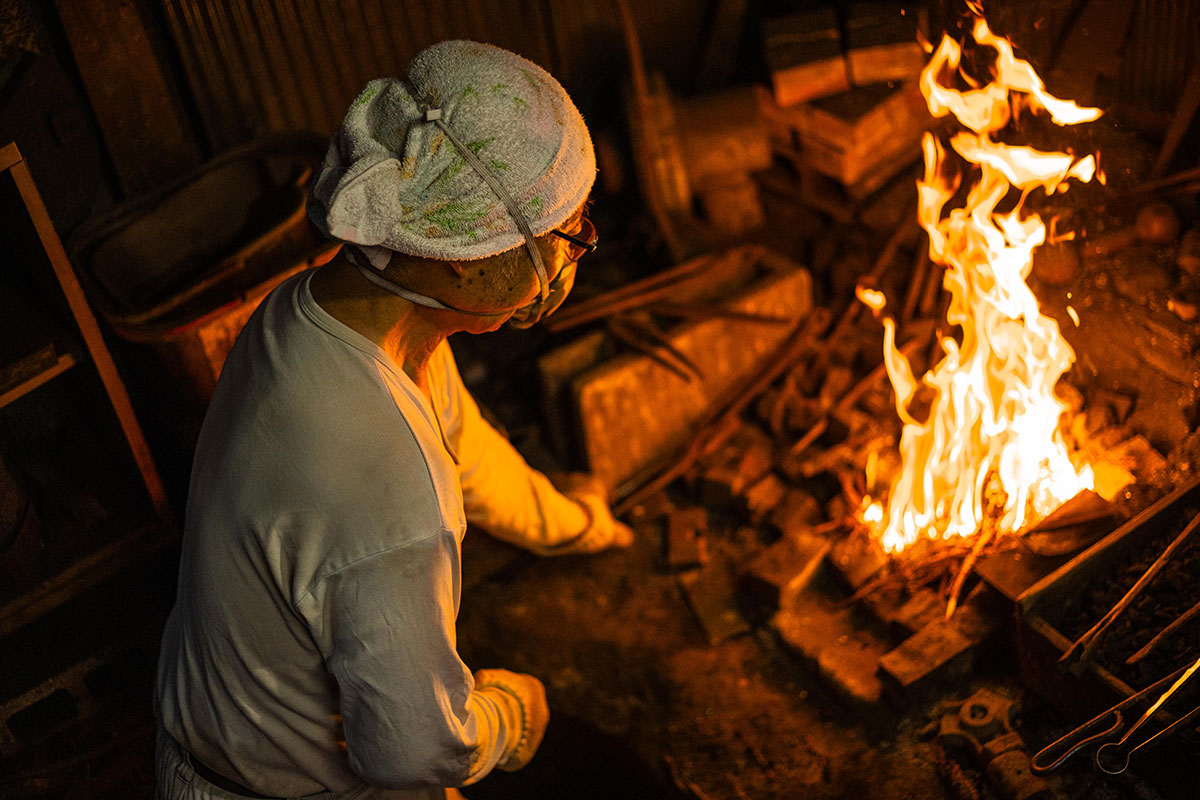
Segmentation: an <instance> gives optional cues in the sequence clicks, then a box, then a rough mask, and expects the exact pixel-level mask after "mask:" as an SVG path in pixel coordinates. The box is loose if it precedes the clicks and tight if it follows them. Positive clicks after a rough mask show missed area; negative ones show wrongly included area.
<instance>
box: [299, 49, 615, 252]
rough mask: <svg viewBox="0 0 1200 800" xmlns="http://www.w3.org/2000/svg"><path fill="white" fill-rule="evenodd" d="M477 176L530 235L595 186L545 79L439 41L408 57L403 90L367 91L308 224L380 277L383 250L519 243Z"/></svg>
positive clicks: (551, 82)
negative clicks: (358, 252) (349, 246)
mask: <svg viewBox="0 0 1200 800" xmlns="http://www.w3.org/2000/svg"><path fill="white" fill-rule="evenodd" d="M430 109H434V110H433V111H430ZM439 112H440V113H439ZM447 128H448V129H449V130H450V131H451V132H452V134H453V135H454V137H455V138H456V139H457V140H458V143H459V144H460V145H462V146H463V147H465V148H467V149H469V150H470V151H471V152H472V153H473V154H474V155H475V156H476V157H477V159H475V161H476V163H475V165H472V164H469V163H468V161H467V159H466V158H464V157H463V154H462V152H461V148H460V147H459V146H455V143H453V142H451V141H449V140H448V139H447V136H446V133H445V131H446V129H447ZM479 166H482V167H485V168H486V169H487V171H488V172H490V174H491V177H493V178H494V179H495V180H497V181H498V182H499V183H500V184H501V186H502V191H504V190H506V191H507V194H508V195H510V197H511V199H512V200H513V201H514V202H515V205H516V206H517V208H518V209H519V210H520V211H521V212H522V213H523V216H524V217H525V219H526V220H527V221H528V224H529V228H530V229H531V231H532V234H533V235H534V236H539V235H541V234H543V233H547V232H548V231H551V230H553V229H555V228H557V227H559V226H560V225H561V224H562V223H563V222H564V221H566V219H567V218H568V217H569V216H570V215H571V213H572V212H574V211H575V210H576V209H577V208H578V207H579V206H580V205H582V204H583V202H584V200H586V199H587V196H588V193H589V192H590V191H591V188H592V183H593V182H594V181H595V177H596V157H595V153H594V151H593V150H592V140H591V137H590V136H589V135H588V130H587V127H586V126H585V125H584V122H583V117H582V116H580V114H579V111H578V110H577V109H576V108H575V105H574V103H572V102H571V98H570V97H568V96H567V93H566V91H564V90H563V88H562V86H560V85H559V83H558V81H556V80H555V79H554V78H553V77H551V76H550V74H549V73H547V72H546V71H545V70H544V69H542V68H541V67H539V66H537V65H536V64H534V63H533V62H531V61H528V60H526V59H524V58H522V57H521V56H518V55H517V54H515V53H511V52H509V51H507V50H502V49H501V48H499V47H494V46H492V45H488V44H480V43H478V42H466V41H450V42H441V43H439V44H435V45H433V46H431V47H428V48H426V49H425V50H422V51H421V52H420V53H418V54H417V55H416V57H415V58H413V60H412V63H411V64H409V68H408V77H407V79H399V78H381V79H378V80H374V81H371V82H370V83H369V84H367V86H366V88H365V89H363V91H362V94H360V95H359V96H358V98H357V99H356V100H355V101H354V102H353V104H351V106H350V110H349V111H348V112H347V113H346V118H345V120H344V121H343V122H342V127H341V130H339V131H338V133H337V134H336V135H335V136H334V138H333V141H332V143H331V144H330V146H329V152H328V153H327V154H326V156H325V162H324V164H323V165H322V167H321V171H320V173H319V174H318V176H317V178H316V180H315V181H314V183H313V187H312V192H311V195H310V197H309V203H308V214H309V217H310V218H311V219H312V221H313V222H314V224H316V226H317V227H318V228H319V229H320V230H321V231H322V232H324V233H325V234H326V235H328V236H330V237H332V238H335V239H341V240H342V241H346V242H351V243H354V244H357V245H360V246H362V249H363V250H364V251H365V252H367V253H368V255H369V256H370V258H371V261H372V264H373V266H376V267H377V268H381V267H382V266H383V264H381V263H378V261H379V259H380V258H385V257H386V255H385V253H386V251H380V250H377V249H376V248H386V250H387V251H390V250H395V251H399V252H401V253H408V254H410V255H415V256H424V257H427V258H436V259H443V260H463V259H476V258H485V257H487V256H491V255H495V254H497V253H502V252H504V251H506V250H510V249H512V248H514V247H516V246H518V245H520V244H522V243H523V242H524V241H525V240H526V237H525V236H524V235H523V234H522V231H521V230H520V227H519V226H518V224H517V222H516V221H515V220H514V219H513V215H512V214H511V213H510V211H509V209H508V208H507V206H506V203H505V201H504V200H503V199H501V197H500V196H499V195H498V194H497V191H496V190H495V189H493V188H492V187H491V186H489V184H488V182H487V180H486V179H485V178H484V177H483V176H481V175H480V174H479V169H478V167H479Z"/></svg>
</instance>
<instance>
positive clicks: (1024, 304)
mask: <svg viewBox="0 0 1200 800" xmlns="http://www.w3.org/2000/svg"><path fill="white" fill-rule="evenodd" d="M972 38H973V39H974V40H975V43H976V44H977V45H979V46H980V47H984V48H991V49H993V50H994V51H995V54H996V57H995V63H994V66H993V67H992V69H993V72H994V78H993V80H992V81H991V82H990V83H988V84H986V85H983V86H978V87H977V88H971V89H968V90H965V91H963V90H960V89H958V88H956V84H957V83H958V77H959V76H960V75H961V76H962V78H963V79H964V80H965V81H966V84H967V85H969V86H977V84H976V83H974V82H973V81H972V80H971V78H970V77H969V76H966V75H965V74H963V73H962V72H961V71H960V62H961V59H962V49H961V47H960V46H959V44H958V43H957V42H955V41H954V40H952V39H950V38H949V37H948V36H947V37H944V38H943V39H942V41H941V44H940V45H939V46H938V47H937V49H936V51H935V52H934V53H933V56H932V58H931V60H930V61H929V63H928V65H926V67H925V69H924V71H923V72H922V74H921V91H922V93H923V94H924V95H925V98H926V101H927V104H928V106H929V111H930V113H931V114H933V116H935V117H942V116H945V115H947V114H951V115H953V116H954V117H955V118H956V119H957V120H958V121H959V122H960V123H961V124H962V125H963V126H964V127H965V128H966V130H962V131H959V132H957V133H955V134H954V135H953V136H951V137H950V139H949V145H950V149H951V150H953V152H954V153H957V155H958V156H959V158H960V159H961V160H962V161H964V162H966V164H965V165H964V167H963V173H962V174H963V175H965V176H968V177H973V178H975V183H974V185H973V186H971V188H970V189H969V191H968V192H967V197H966V201H965V203H964V204H963V205H962V206H961V207H956V208H951V209H949V210H948V211H947V210H946V205H947V203H949V201H950V200H951V199H952V198H953V197H954V195H955V194H956V192H957V190H958V188H959V183H958V177H957V176H954V177H951V176H950V172H951V171H950V170H948V169H947V164H948V161H949V159H950V155H949V154H948V152H947V149H946V148H945V147H944V146H943V145H942V144H941V143H940V142H939V141H938V140H937V139H936V138H935V137H934V136H933V135H931V134H926V135H925V139H924V142H923V148H924V154H925V175H924V178H923V180H921V181H919V182H918V184H917V192H918V218H919V221H920V224H921V226H922V227H923V228H924V229H925V231H926V232H927V233H928V234H929V254H930V257H931V259H932V260H934V261H935V262H937V263H939V264H942V265H943V266H944V267H945V273H944V279H943V285H944V286H945V288H946V289H947V290H948V292H949V294H950V305H949V310H948V312H947V314H946V319H947V321H948V322H950V323H951V324H952V325H957V326H959V327H960V328H961V330H962V337H961V339H962V341H961V343H959V342H957V341H955V340H954V339H952V338H945V339H943V340H942V348H943V350H944V353H945V355H944V356H943V358H942V360H941V361H940V362H939V363H938V364H937V365H936V366H935V367H933V368H932V369H931V370H929V371H928V372H927V373H926V374H925V375H924V376H922V377H921V378H920V379H919V380H918V379H917V378H916V377H915V376H914V374H913V371H912V367H911V366H910V364H909V363H908V360H907V358H905V356H904V355H903V354H902V353H901V352H900V351H899V350H898V349H897V348H896V330H895V324H894V322H893V321H892V320H891V319H884V338H885V342H884V359H885V363H886V365H887V371H888V377H889V378H890V379H891V382H892V386H893V388H894V389H895V394H896V411H897V413H898V414H899V415H900V418H901V420H902V421H903V422H904V428H903V432H902V434H901V440H900V456H901V467H900V471H899V472H898V473H897V476H896V478H895V479H894V481H893V483H892V485H891V488H890V490H889V492H888V494H887V507H886V511H882V509H881V504H879V503H872V504H871V505H869V506H868V507H867V508H866V509H865V511H864V514H863V519H864V521H869V520H873V519H878V520H879V521H878V522H877V523H875V524H874V525H873V529H874V531H875V532H876V534H877V535H878V537H879V539H880V542H881V544H882V545H883V547H884V549H885V550H887V551H888V552H898V551H900V550H902V549H904V548H905V547H907V546H908V545H910V544H912V543H913V542H915V541H917V540H918V539H920V538H932V539H948V538H952V537H963V536H971V535H973V534H975V533H977V532H978V531H980V530H981V529H982V527H983V525H984V524H985V517H986V518H987V519H988V523H989V524H994V525H995V526H996V529H997V530H998V531H999V532H1013V531H1018V530H1021V529H1022V528H1025V527H1027V526H1028V525H1030V524H1032V523H1033V522H1035V521H1037V520H1038V519H1041V518H1042V517H1044V516H1046V515H1047V514H1049V513H1050V512H1051V511H1053V510H1054V509H1055V508H1056V507H1057V506H1059V505H1060V504H1061V503H1063V502H1064V501H1066V500H1068V499H1070V498H1071V497H1073V496H1074V495H1075V494H1077V493H1078V492H1079V491H1081V490H1082V489H1085V488H1090V487H1091V485H1092V471H1091V468H1090V467H1088V466H1087V465H1086V464H1083V465H1078V466H1077V465H1076V464H1074V463H1072V460H1071V457H1070V454H1069V453H1068V450H1067V447H1066V445H1065V443H1064V441H1063V438H1062V435H1061V433H1060V428H1059V422H1060V417H1061V416H1062V415H1063V413H1064V412H1065V411H1066V410H1067V409H1066V404H1065V403H1064V402H1062V401H1061V400H1059V399H1058V397H1057V396H1056V395H1055V392H1054V387H1055V384H1056V383H1057V382H1058V380H1059V378H1061V377H1062V375H1063V374H1064V373H1065V372H1066V371H1067V369H1069V368H1070V366H1071V364H1072V363H1073V362H1074V360H1075V354H1074V352H1073V351H1072V350H1071V347H1070V345H1068V344H1067V342H1066V340H1064V339H1063V337H1062V336H1061V334H1060V333H1059V329H1058V324H1057V323H1056V322H1055V321H1054V320H1052V319H1050V318H1049V317H1046V316H1044V315H1043V314H1042V313H1041V311H1040V310H1039V308H1038V303H1037V299H1036V298H1035V297H1034V295H1033V292H1032V291H1030V289H1029V287H1028V286H1027V285H1026V283H1025V279H1026V278H1027V277H1028V275H1029V271H1030V267H1031V265H1032V258H1033V251H1034V249H1035V248H1036V247H1038V246H1039V245H1041V244H1042V243H1044V242H1045V240H1046V226H1045V225H1044V224H1043V223H1042V220H1041V218H1040V217H1039V216H1038V215H1037V214H1029V215H1024V213H1023V209H1022V203H1023V201H1024V199H1025V197H1026V196H1027V195H1028V194H1029V192H1031V191H1033V190H1034V189H1036V188H1037V187H1039V186H1040V187H1041V188H1042V189H1043V190H1044V191H1045V192H1046V193H1047V194H1050V193H1052V192H1055V191H1065V189H1066V183H1065V182H1066V180H1067V179H1068V178H1075V179H1077V180H1079V181H1084V182H1086V181H1089V180H1091V179H1092V177H1093V176H1094V175H1095V174H1096V161H1095V158H1094V157H1093V156H1091V155H1088V156H1086V157H1084V158H1082V159H1078V160H1077V159H1075V158H1074V157H1073V156H1072V155H1070V154H1068V153H1054V152H1041V151H1038V150H1035V149H1033V148H1031V147H1025V146H1016V145H1010V144H1004V143H1001V142H998V141H995V140H993V138H992V134H994V133H996V132H997V131H999V130H1000V129H1002V128H1004V127H1005V125H1007V124H1008V122H1009V121H1010V120H1011V119H1012V116H1013V114H1014V113H1015V111H1016V110H1017V109H1019V108H1021V107H1026V108H1029V109H1031V110H1034V111H1037V110H1038V109H1042V110H1045V111H1046V112H1048V113H1049V115H1050V118H1051V119H1052V120H1053V121H1054V122H1055V123H1057V124H1059V125H1073V124H1076V123H1079V122H1086V121H1089V120H1094V119H1096V118H1097V117H1099V116H1100V114H1101V112H1100V110H1099V109H1095V108H1081V107H1080V106H1077V105H1076V104H1075V103H1073V102H1070V101H1067V100H1060V99H1058V98H1055V97H1053V96H1051V95H1050V94H1049V93H1047V92H1046V90H1045V87H1044V86H1043V84H1042V81H1041V79H1040V78H1039V77H1038V76H1037V74H1036V73H1035V72H1034V70H1033V68H1032V67H1031V66H1030V65H1029V63H1028V62H1026V61H1022V60H1020V59H1018V58H1016V57H1015V56H1014V55H1013V50H1012V45H1011V44H1010V43H1009V42H1008V41H1006V40H1004V39H1001V38H999V37H997V36H996V35H995V34H993V33H992V32H991V30H990V29H989V28H988V25H987V22H986V21H985V20H984V19H983V17H982V16H979V15H977V16H976V19H975V23H974V26H973V29H972ZM1013 188H1016V189H1018V190H1020V191H1021V193H1022V194H1021V197H1020V201H1019V202H1017V204H1016V207H1015V208H1014V209H1013V210H1012V211H1010V212H1007V213H1001V212H998V211H997V205H998V204H999V203H1000V202H1001V201H1002V200H1004V198H1005V197H1006V196H1007V195H1008V194H1009V192H1010V190H1011V189H1013ZM860 296H861V295H860ZM862 299H863V300H864V302H869V304H870V305H871V306H872V307H873V308H876V309H877V311H878V309H879V308H880V307H881V306H882V297H869V298H868V297H865V296H864V297H863V298H862ZM922 383H923V384H925V385H927V386H929V387H931V388H932V389H933V390H935V400H934V402H933V406H932V409H931V410H930V413H929V416H928V417H927V418H926V419H925V420H923V421H922V420H918V419H915V418H914V417H913V416H912V414H911V413H910V412H909V403H910V401H911V400H912V398H913V395H914V394H915V393H916V391H917V389H918V388H919V387H920V385H921V384H922ZM868 502H870V501H868ZM868 524H870V522H869V523H868Z"/></svg>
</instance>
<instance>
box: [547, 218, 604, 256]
mask: <svg viewBox="0 0 1200 800" xmlns="http://www.w3.org/2000/svg"><path fill="white" fill-rule="evenodd" d="M550 232H551V233H553V234H554V235H555V236H557V237H558V238H560V239H565V240H567V241H568V242H569V243H570V244H571V249H570V250H568V251H567V255H568V257H569V258H570V259H571V260H572V261H578V260H579V259H581V258H583V256H584V254H585V253H594V252H596V246H597V245H598V244H599V243H600V237H599V235H598V234H597V233H596V226H594V225H593V224H592V221H591V220H590V219H588V218H587V217H581V218H580V219H579V232H578V233H563V232H562V231H557V230H555V231H550Z"/></svg>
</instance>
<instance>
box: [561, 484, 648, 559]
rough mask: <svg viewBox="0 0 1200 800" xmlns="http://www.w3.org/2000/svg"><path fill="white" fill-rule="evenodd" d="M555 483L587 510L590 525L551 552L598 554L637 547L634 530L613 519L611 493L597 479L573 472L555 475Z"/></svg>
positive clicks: (585, 511)
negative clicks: (602, 551)
mask: <svg viewBox="0 0 1200 800" xmlns="http://www.w3.org/2000/svg"><path fill="white" fill-rule="evenodd" d="M553 481H554V485H555V486H557V487H558V489H559V491H561V492H562V493H563V494H564V495H566V496H567V497H569V498H570V499H572V500H574V501H575V502H576V503H577V504H579V506H580V507H582V508H583V511H584V513H585V514H586V515H587V525H586V527H585V528H584V529H583V531H582V532H581V533H580V534H579V535H578V536H576V537H574V538H572V539H570V540H568V541H566V542H563V543H562V544H561V545H556V546H555V547H553V548H552V549H551V550H550V552H552V553H554V554H555V555H557V554H560V553H563V554H565V553H596V552H599V551H601V550H605V549H607V548H609V547H628V546H629V545H631V544H633V531H632V530H631V529H630V528H629V526H628V525H625V524H624V523H621V522H618V521H617V520H616V519H615V518H614V517H613V515H612V511H611V510H610V509H609V507H608V490H607V489H606V488H605V486H604V484H603V483H601V482H600V481H599V480H598V479H597V478H596V477H595V476H593V475H588V474H586V473H578V472H571V473H566V474H563V475H555V476H554V478H553Z"/></svg>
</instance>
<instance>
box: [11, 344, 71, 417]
mask: <svg viewBox="0 0 1200 800" xmlns="http://www.w3.org/2000/svg"><path fill="white" fill-rule="evenodd" d="M76 363H77V362H76V361H75V357H74V356H73V355H71V354H70V353H62V354H60V355H59V356H58V358H56V359H55V360H54V362H53V363H52V364H50V365H49V366H47V367H45V368H44V369H41V370H38V372H37V373H36V374H34V375H31V376H30V377H28V378H26V379H25V380H23V381H21V382H20V383H18V384H17V385H16V386H13V387H10V388H8V389H7V390H6V391H5V392H4V393H3V394H0V408H4V407H5V406H6V405H8V404H9V403H12V402H13V401H15V400H19V399H20V398H22V397H24V396H25V395H27V394H29V393H30V392H32V391H33V390H34V389H36V388H38V387H39V386H42V385H43V384H46V383H49V382H50V381H51V380H53V379H54V378H57V377H58V376H59V375H62V374H63V373H64V372H66V371H67V370H69V369H70V368H71V367H73V366H75V364H76Z"/></svg>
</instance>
